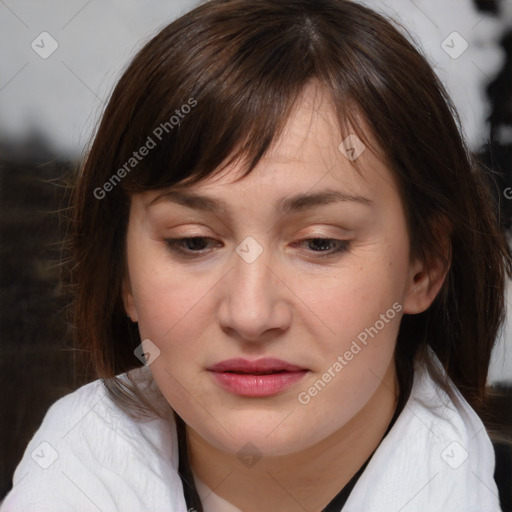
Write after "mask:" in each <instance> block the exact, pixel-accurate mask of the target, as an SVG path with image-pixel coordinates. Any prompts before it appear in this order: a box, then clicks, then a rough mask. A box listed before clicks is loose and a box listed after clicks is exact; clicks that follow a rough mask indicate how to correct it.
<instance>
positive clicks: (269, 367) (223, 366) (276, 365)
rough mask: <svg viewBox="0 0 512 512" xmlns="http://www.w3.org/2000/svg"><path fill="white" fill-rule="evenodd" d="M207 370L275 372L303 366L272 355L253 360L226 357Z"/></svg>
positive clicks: (292, 370)
mask: <svg viewBox="0 0 512 512" xmlns="http://www.w3.org/2000/svg"><path fill="white" fill-rule="evenodd" d="M208 370H210V371H212V372H233V373H249V374H250V373H275V372H297V371H303V370H305V368H301V367H300V366H296V365H294V364H291V363H287V362H286V361H282V360H281V359H275V358H273V357H263V358H261V359H256V360H254V361H249V360H248V359H243V358H241V357H237V358H235V359H226V360H225V361H221V362H220V363H217V364H214V365H213V366H210V367H209V368H208Z"/></svg>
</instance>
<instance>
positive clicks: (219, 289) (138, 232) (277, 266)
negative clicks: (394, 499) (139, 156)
mask: <svg viewBox="0 0 512 512" xmlns="http://www.w3.org/2000/svg"><path fill="white" fill-rule="evenodd" d="M341 142H342V137H341V136H340V135H339V130H338V129H337V124H336V119H335V114H334V109H333V106H332V105H331V104H330V102H329V100H328V98H327V96H326V95H325V94H323V93H322V92H321V90H320V89H318V88H315V87H314V86H310V87H308V88H306V89H305V91H304V94H303V96H302V100H301V102H300V103H299V104H297V107H296V109H295V110H294V112H293V115H292V116H291V118H290V119H289V122H288V124H287V127H286V129H285V131H284V133H283V135H282V137H281V138H280V139H279V141H278V142H277V143H276V145H275V146H274V147H273V149H272V150H271V151H270V152H269V153H268V154H267V155H266V156H265V157H264V158H263V159H262V160H261V161H260V162H259V164H258V166H257V167H256V169H254V171H253V172H252V173H251V174H250V175H249V176H247V177H245V178H244V179H242V180H241V181H239V182H237V183H234V182H233V180H234V179H235V178H236V177H238V176H239V175H240V172H241V170H240V168H239V167H237V166H236V165H233V166H231V167H230V168H228V169H226V170H225V171H223V172H222V173H221V174H220V175H218V176H216V177H215V179H213V178H209V179H208V180H207V181H203V182H201V183H200V184H198V185H195V186H193V187H188V188H187V189H184V190H182V191H181V192H182V194H183V193H186V194H187V195H192V194H193V195H194V197H197V198H199V197H200V198H205V199H194V200H193V201H192V199H187V198H186V197H184V196H183V195H181V196H178V195H177V194H176V195H172V194H170V193H169V194H166V193H165V192H170V191H156V192H155V191H151V192H145V193H141V194H138V195H135V196H134V197H133V199H132V203H131V210H130V219H129V225H128V233H127V261H128V274H129V275H128V276H127V277H128V278H127V280H126V285H125V291H124V301H125V305H126V309H127V312H128V313H129V315H130V316H131V318H132V320H133V321H136V322H138V324H139V329H140V334H141V339H142V340H146V339H148V340H150V341H151V343H149V344H147V345H145V349H146V351H148V352H149V353H152V358H151V359H150V363H151V364H150V369H151V371H152V373H153V376H154V378H155V380H156V382H157V384H158V386H159V388H160V389H161V391H162V393H163V394H164V396H165V397H166V399H167V400H168V402H169V403H170V405H171V406H172V407H173V408H174V409H175V410H176V411H177V413H178V414H179V415H180V416H181V417H182V418H183V419H184V420H185V422H186V423H187V424H188V425H189V427H191V428H193V429H194V430H195V431H196V432H197V433H198V434H199V435H200V436H202V438H203V439H204V440H206V441H207V442H208V443H210V444H211V445H213V446H215V447H217V448H218V449H222V450H225V451H226V452H229V453H236V452H238V450H240V449H241V447H243V446H244V445H246V444H247V443H249V442H250V443H252V444H253V445H255V446H256V447H257V448H258V449H259V450H260V451H261V452H263V453H266V454H269V455H270V454H275V455H279V454H287V453H293V452H297V451H299V450H302V449H306V448H308V447H310V446H312V445H313V444H315V443H317V442H319V441H321V440H323V439H325V438H326V437H328V436H329V435H331V434H333V433H334V432H335V431H337V430H338V429H340V428H342V427H343V426H344V425H345V424H346V423H347V422H348V421H349V420H350V419H351V418H353V417H355V415H356V414H357V413H358V412H359V411H360V410H361V409H362V408H363V407H364V406H365V404H367V403H368V402H369V400H370V398H371V397H372V395H373V394H374V393H375V392H376V390H377V389H378V387H379V386H380V385H381V381H382V379H383V378H384V376H385V375H386V374H387V372H388V373H389V370H390V368H393V365H392V360H393V350H394V347H395V342H396V338H397V333H398V329H399V323H400V319H401V316H402V314H403V313H404V312H409V311H408V309H409V310H411V309H413V308H414V306H413V305H411V302H410V301H412V300H413V297H414V292H413V288H414V286H415V284H417V283H415V277H414V276H415V275H416V276H417V275H418V274H419V273H418V268H419V267H418V265H419V264H417V263H414V262H411V261H410V257H409V256H410V253H409V238H408V233H407V228H406V219H405V216H404V210H403V207H402V203H401V200H400V197H399V194H398V191H397V187H396V185H395V181H394V178H393V176H392V173H391V172H390V170H389V169H387V168H386V167H385V166H384V165H383V164H382V163H381V162H379V161H378V160H377V159H376V157H374V156H373V155H372V153H371V152H370V150H363V151H362V153H361V154H359V155H358V153H359V151H360V149H361V148H360V147H358V146H357V145H356V146H355V148H356V149H355V152H352V151H350V149H349V151H348V152H347V151H345V152H342V151H341V150H340V149H338V147H339V146H340V143H341ZM354 144H355V142H354V140H352V146H353V145H354ZM346 155H347V156H348V157H350V158H354V157H356V156H357V155H358V156H357V163H358V164H359V166H360V168H361V170H362V174H361V175H360V174H358V173H357V172H356V171H355V169H354V168H353V166H352V164H351V162H350V161H349V159H348V158H347V156H346ZM206 198H207V199H206ZM195 237H200V238H199V239H197V240H189V241H188V242H187V240H185V241H182V242H180V243H179V245H178V243H176V242H175V243H172V242H170V240H172V239H179V238H195ZM354 340H355V342H354ZM146 343H148V342H146ZM155 356H156V357H155ZM276 360H279V361H276ZM269 372H270V373H269ZM263 373H266V374H265V375H262V374H263ZM390 392H391V391H390Z"/></svg>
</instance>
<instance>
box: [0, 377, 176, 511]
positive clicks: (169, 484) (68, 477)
mask: <svg viewBox="0 0 512 512" xmlns="http://www.w3.org/2000/svg"><path fill="white" fill-rule="evenodd" d="M120 378H121V379H122V378H125V376H120ZM177 467H178V452H177V441H176V429H175V424H174V419H173V417H172V415H169V418H167V419H162V418H154V419H151V420H137V419H134V418H132V417H131V416H129V415H128V414H127V413H125V412H124V411H123V410H121V409H120V408H119V407H118V406H117V405H116V404H115V403H114V402H113V401H112V400H111V399H110V397H109V395H108V393H107V391H106V388H105V386H104V384H103V382H102V381H100V380H97V381H94V382H91V383H90V384H87V385H85V386H83V387H81V388H79V389H78V390H76V391H75V392H73V393H70V394H69V395H67V396H65V397H63V398H61V399H60V400H58V401H57V402H55V403H54V404H53V405H52V406H51V407H50V409H49V410H48V412H47V413H46V415H45V417H44V420H43V422H42V424H41V426H40V427H39V429H38V430H37V432H36V433H35V435H34V436H33V438H32V439H31V441H30V442H29V444H28V446H27V448H26V450H25V453H24V455H23V458H22V460H21V462H20V464H19V465H18V467H17V468H16V472H15V474H14V478H13V489H12V490H11V492H10V493H9V494H8V495H7V497H6V499H5V500H4V502H3V503H2V508H1V510H2V512H16V511H22V510H23V511H24V512H30V511H37V512H44V511H46V510H48V511H50V510H51V511H52V512H60V511H66V512H69V511H73V510H76V511H78V510H80V511H82V512H84V511H88V510H98V508H99V509H100V510H102V511H104V512H107V511H114V510H115V511H117V510H123V511H127V512H129V511H132V510H133V511H139V510H145V511H148V512H149V511H155V512H156V511H159V510H164V509H169V506H170V507H171V510H176V511H181V510H182V509H183V510H186V508H184V507H185V505H184V504H183V506H182V503H181V501H182V500H183V498H182V491H181V481H180V479H179V475H178V473H177Z"/></svg>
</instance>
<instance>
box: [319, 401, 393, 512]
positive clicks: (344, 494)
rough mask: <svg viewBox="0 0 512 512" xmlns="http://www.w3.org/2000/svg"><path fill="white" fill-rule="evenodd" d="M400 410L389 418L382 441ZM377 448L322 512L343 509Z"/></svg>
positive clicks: (337, 511)
mask: <svg viewBox="0 0 512 512" xmlns="http://www.w3.org/2000/svg"><path fill="white" fill-rule="evenodd" d="M402 409H403V405H402V406H401V407H400V406H399V407H397V408H396V409H395V413H394V414H393V417H392V418H391V421H390V423H389V425H388V428H387V430H386V432H385V433H384V435H383V436H382V439H384V438H385V437H386V436H387V435H388V434H389V431H390V430H391V429H392V427H393V425H394V424H395V421H396V420H397V418H398V416H400V413H401V412H402ZM382 439H381V440H380V442H379V444H378V445H377V448H378V447H379V446H380V443H382ZM377 448H375V450H373V452H372V453H371V455H370V456H369V457H368V458H367V459H366V461H365V462H364V464H363V465H362V466H361V467H360V468H359V470H358V471H357V473H356V474H355V475H354V476H353V477H352V478H351V479H350V481H349V482H348V483H347V484H346V485H345V487H343V489H341V491H340V492H339V493H338V494H337V495H336V496H334V498H333V499H332V500H331V501H330V502H329V504H328V505H327V506H326V507H325V508H324V509H323V511H322V512H340V511H341V510H342V509H343V507H344V506H345V503H346V502H347V500H348V497H349V496H350V493H351V492H352V489H353V488H354V487H355V485H356V483H357V481H358V480H359V477H360V476H361V475H362V474H363V472H364V470H365V469H366V466H368V463H369V462H370V460H371V458H372V457H373V454H374V453H375V452H376V451H377Z"/></svg>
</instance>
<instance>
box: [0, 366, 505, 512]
mask: <svg viewBox="0 0 512 512" xmlns="http://www.w3.org/2000/svg"><path fill="white" fill-rule="evenodd" d="M457 394H458V396H459V397H460V399H461V402H462V406H461V408H460V409H457V408H456V406H455V405H454V404H453V403H452V402H451V401H450V400H449V399H448V397H447V396H446V395H445V394H444V393H443V392H442V391H441V390H439V388H437V386H435V384H434V383H433V381H432V379H431V378H430V377H429V375H428V374H427V372H425V371H424V370H422V369H418V368H417V369H416V371H415V376H414V383H413V387H412V390H411V395H410V397H409V400H408V402H407V404H406V406H405V408H404V410H403V411H402V413H401V414H400V416H399V417H398V418H397V420H396V422H395V424H394V425H393V427H392V429H391V430H390V432H389V433H388V435H387V436H386V437H385V438H384V439H383V441H382V442H381V444H380V446H379V447H378V448H377V450H376V451H375V453H374V455H373V457H372V459H371V460H370V462H369V464H368V466H367V467H366V469H365V471H364V472H363V474H362V475H361V477H360V478H359V480H358V482H357V484H356V486H355V487H354V489H353V490H352V493H351V494H350V496H349V498H348V500H347V502H346V504H345V506H344V508H343V512H441V511H442V512H500V507H499V499H498V491H497V487H496V484H495V482H494V479H493V472H494V450H493V447H492V444H491V442H490V439H489V437H488V435H487V433H486V431H485V428H484V426H483V424H482V422H481V421H480V419H479V418H478V416H477V415H476V413H475V412H474V411H473V410H472V409H471V407H470V406H469V405H468V404H467V402H466V401H465V400H464V399H463V398H462V396H461V395H460V394H459V393H458V392H457ZM177 468H178V447H177V435H176V425H175V423H174V419H173V417H172V416H171V417H169V419H168V420H165V419H155V420H151V421H138V420H134V419H133V418H131V417H130V416H128V415H127V414H126V413H124V412H123V411H122V410H121V409H120V408H119V407H117V406H116V405H115V404H114V403H113V402H112V401H111V400H110V399H109V398H108V396H107V394H106V391H105V389H104V386H103V384H102V382H101V381H99V380H98V381H95V382H92V383H90V384H87V385H85V386H83V387H81V388H80V389H78V390H77V391H75V392H74V393H71V394H69V395H67V396H65V397H64V398H61V399H60V400H58V401H57V402H56V403H55V404H54V405H53V406H52V407H51V408H50V409H49V410H48V412H47V414H46V416H45V418H44V420H43V423H42V425H41V426H40V428H39V430H38V431H37V432H36V433H35V435H34V437H33V438H32V440H31V441H30V443H29V444H28V446H27V449H26V451H25V454H24V456H23V458H22V460H21V462H20V464H19V465H18V467H17V469H16V472H15V474H14V479H13V489H12V490H11V491H10V493H9V494H8V495H7V497H6V498H5V500H4V502H3V503H2V505H1V507H0V510H1V512H75V511H76V512H89V511H90V512H93V511H94V512H98V511H101V512H164V511H165V512H187V506H186V503H185V500H184V497H183V487H182V483H181V479H180V477H179V475H178V472H177ZM197 483H198V492H199V494H200V495H201V496H204V495H205V494H208V493H209V492H210V491H209V489H208V488H207V487H206V486H205V485H204V484H203V483H202V482H197ZM203 506H204V508H205V512H228V511H232V510H233V511H236V510H238V509H237V508H235V507H233V506H232V505H231V504H228V503H227V502H225V501H224V500H223V499H222V498H220V497H219V496H216V495H215V494H211V495H210V497H209V498H208V499H206V500H205V501H204V502H203ZM262 512H263V511H262ZM264 512H273V511H264Z"/></svg>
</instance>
